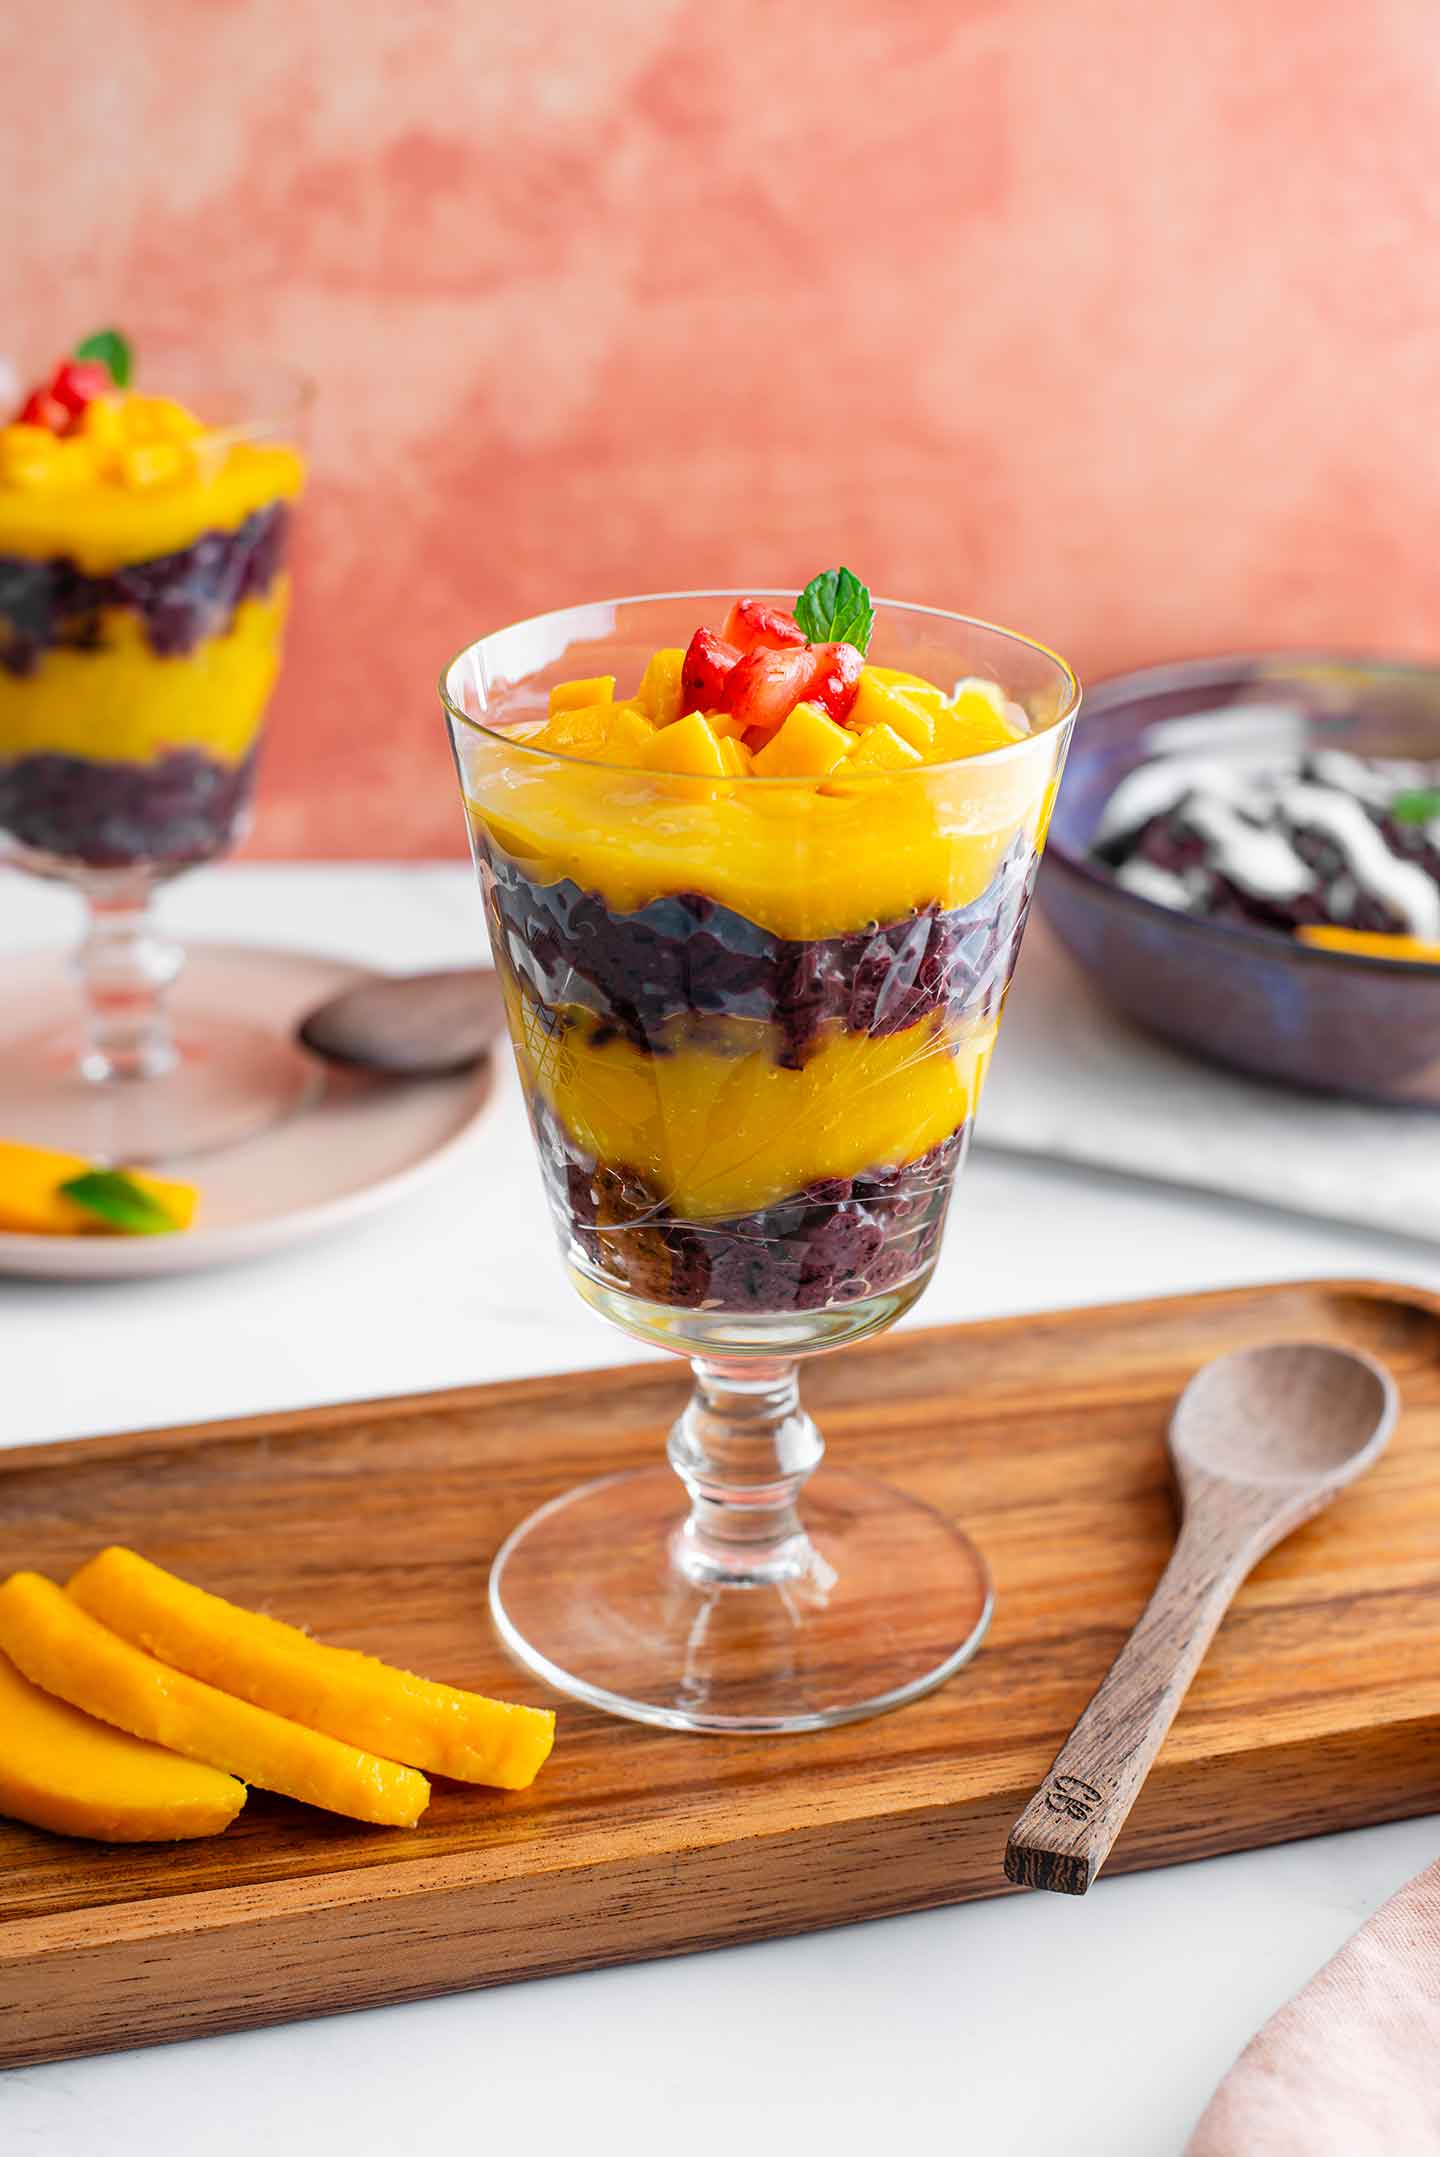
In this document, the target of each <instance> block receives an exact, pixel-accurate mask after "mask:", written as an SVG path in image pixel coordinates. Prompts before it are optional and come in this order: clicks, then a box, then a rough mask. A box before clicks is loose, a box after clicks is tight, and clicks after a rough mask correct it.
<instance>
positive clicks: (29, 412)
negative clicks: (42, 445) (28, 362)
mask: <svg viewBox="0 0 1440 2157" xmlns="http://www.w3.org/2000/svg"><path fill="white" fill-rule="evenodd" d="M19 423H20V425H21V426H22V427H48V428H49V430H50V432H51V434H63V433H64V432H65V429H66V428H67V427H68V426H69V424H70V409H69V407H68V405H63V404H61V402H60V400H59V398H58V397H52V396H51V394H50V392H49V390H48V389H32V390H31V392H30V394H29V396H28V397H27V398H26V399H25V402H24V404H22V405H21V407H20V412H19Z"/></svg>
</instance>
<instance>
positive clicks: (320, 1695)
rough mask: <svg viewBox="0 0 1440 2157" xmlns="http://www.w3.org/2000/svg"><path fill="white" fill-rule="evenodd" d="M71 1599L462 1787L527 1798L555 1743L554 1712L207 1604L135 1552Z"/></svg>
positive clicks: (216, 1602) (224, 1682)
mask: <svg viewBox="0 0 1440 2157" xmlns="http://www.w3.org/2000/svg"><path fill="white" fill-rule="evenodd" d="M65 1592H66V1594H67V1595H68V1596H70V1597H71V1598H72V1599H73V1600H74V1601H75V1602H77V1603H79V1605H80V1606H81V1608H82V1609H83V1610H88V1611H89V1612H90V1614H91V1616H92V1617H94V1618H98V1619H99V1620H100V1622H101V1623H102V1624H103V1625H108V1626H109V1627H110V1628H111V1630H112V1631H113V1632H116V1633H119V1634H121V1635H122V1636H123V1637H124V1638H125V1639H126V1640H129V1641H133V1642H134V1644H135V1646H136V1647H139V1648H145V1649H148V1651H149V1652H150V1654H152V1655H156V1656H158V1657H159V1658H160V1660H161V1662H162V1663H169V1664H170V1665H172V1667H173V1668H174V1669H176V1670H184V1671H187V1672H188V1673H189V1675H190V1676H191V1677H193V1678H203V1679H204V1680H205V1681H206V1682H207V1683H208V1684H210V1685H217V1686H219V1687H220V1688H221V1690H222V1691H224V1692H227V1693H235V1694H237V1695H238V1696H239V1697H240V1699H242V1700H249V1701H253V1702H254V1704H255V1705H256V1706H257V1707H261V1708H270V1709H271V1710H273V1712H274V1713H275V1714H277V1715H288V1716H290V1717H291V1718H292V1719H293V1720H294V1721H295V1722H297V1723H304V1724H305V1725H306V1726H307V1728H309V1729H311V1730H323V1731H325V1732H326V1733H327V1735H328V1736H330V1737H332V1738H343V1739H344V1740H345V1742H346V1743H347V1744H350V1745H360V1746H363V1747H364V1748H365V1749H366V1750H367V1751H369V1752H374V1753H381V1754H383V1755H384V1756H385V1757H386V1758H388V1759H391V1760H405V1761H408V1762H409V1764H410V1765H411V1766H412V1767H418V1768H429V1769H430V1770H431V1771H432V1772H433V1773H434V1774H436V1775H451V1776H454V1777H455V1779H456V1780H457V1781H459V1782H468V1783H493V1784H496V1785H498V1787H499V1788H500V1789H502V1790H524V1789H526V1788H528V1786H529V1785H530V1784H531V1783H532V1782H533V1781H534V1780H535V1777H536V1775H537V1774H538V1772H539V1770H540V1768H541V1767H542V1766H543V1765H544V1762H545V1760H546V1758H547V1757H548V1755H549V1752H550V1748H551V1746H552V1745H553V1744H554V1742H555V1717H554V1715H553V1714H552V1713H551V1712H550V1710H549V1709H548V1708H526V1707H519V1706H516V1705H514V1704H513V1703H511V1702H508V1701H503V1700H487V1699H486V1698H485V1697H484V1695H483V1694H481V1693H466V1692H461V1691H459V1690H458V1689H457V1688H456V1687H454V1686H452V1685H434V1684H431V1683H430V1682H429V1681H428V1680H427V1679H425V1678H416V1677H412V1676H411V1674H410V1672H409V1671H408V1670H397V1669H395V1668H394V1667H393V1666H392V1665H390V1664H388V1663H381V1662H377V1661H376V1660H375V1658H374V1656H371V1655H362V1654H360V1653H359V1652H358V1650H356V1649H354V1648H331V1647H325V1646H323V1645H322V1644H321V1642H319V1641H318V1640H312V1639H311V1638H310V1636H309V1634H308V1633H302V1632H301V1631H300V1630H299V1629H298V1627H296V1626H293V1625H285V1624H283V1623H282V1622H281V1621H280V1619H278V1618H267V1617H264V1616H262V1615H261V1614H260V1613H259V1612H258V1611H253V1610H243V1609H241V1608H240V1607H239V1606H238V1605H237V1604H235V1603H227V1602H226V1601H225V1600H224V1598H223V1597H221V1596H218V1595H210V1594H208V1593H207V1592H206V1590H205V1589H203V1588H195V1587H192V1586H191V1585H190V1583H189V1582H188V1581H184V1580H178V1579H177V1578H176V1577H175V1575H174V1574H173V1573H167V1572H165V1571H164V1570H163V1569H162V1568H161V1567H160V1566H158V1565H152V1564H151V1563H150V1562H149V1560H148V1559H146V1558H142V1557H140V1556H139V1554H138V1553H137V1552H135V1551H133V1550H122V1549H120V1548H119V1547H118V1546H114V1547H112V1548H111V1549H109V1550H102V1551H101V1553H100V1555H99V1557H98V1558H92V1559H91V1560H90V1562H89V1564H88V1565H82V1566H81V1568H80V1570H79V1572H78V1573H76V1574H75V1575H74V1577H73V1579H71V1580H70V1581H68V1582H67V1583H66V1589H65Z"/></svg>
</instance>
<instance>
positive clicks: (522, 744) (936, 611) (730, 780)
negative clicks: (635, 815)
mask: <svg viewBox="0 0 1440 2157" xmlns="http://www.w3.org/2000/svg"><path fill="white" fill-rule="evenodd" d="M764 590H765V587H764V586H763V585H754V584H747V585H732V586H728V587H726V586H722V587H719V588H717V589H701V590H698V591H677V592H631V593H628V594H626V595H625V596H624V597H622V598H618V599H590V600H579V601H576V602H575V603H574V604H573V605H571V606H568V607H547V608H546V609H545V610H544V611H543V612H542V613H540V614H522V615H521V616H519V618H518V619H517V620H515V621H513V622H503V623H502V624H501V625H500V627H499V628H498V629H490V630H487V631H486V632H485V634H484V635H483V636H478V637H472V638H471V639H470V641H469V642H468V643H467V644H462V645H461V647H460V649H459V651H458V652H456V653H455V655H454V657H453V658H452V659H449V660H447V661H446V663H445V665H444V667H443V668H442V669H441V673H440V679H439V682H438V684H437V687H438V689H439V692H440V702H441V704H442V706H443V707H444V709H445V711H446V712H447V713H448V714H449V716H450V717H451V718H452V719H455V720H458V721H459V723H460V724H461V725H462V726H464V727H468V728H469V730H470V732H471V733H472V734H478V735H481V736H483V737H484V738H485V739H486V740H487V741H493V742H495V743H497V744H498V745H500V746H501V747H503V748H506V749H524V750H525V751H526V752H527V753H528V754H529V755H531V756H534V757H538V758H548V759H549V760H550V761H551V762H553V763H556V764H571V765H575V766H577V767H578V768H579V769H581V770H584V771H608V772H612V773H613V774H614V775H615V777H616V778H617V779H621V778H627V777H628V778H636V777H639V778H645V779H655V780H665V779H667V778H676V777H690V778H691V783H692V784H693V783H694V780H693V776H692V775H689V774H680V773H673V772H671V773H667V772H663V771H651V770H650V769H649V768H648V767H647V766H645V765H640V764H634V765H631V764H607V763H604V762H603V761H602V760H601V759H599V758H598V757H586V756H573V755H572V754H571V753H570V752H569V751H568V750H565V749H549V748H546V747H544V746H543V745H536V744H532V743H530V742H527V741H522V740H520V739H518V738H517V737H516V736H515V735H514V734H512V733H508V732H507V731H506V730H505V729H504V728H503V727H494V726H487V725H486V724H485V722H484V720H483V719H476V718H475V717H473V715H472V714H471V713H469V712H465V711H461V709H460V707H459V706H458V705H457V704H456V703H455V702H454V700H453V699H452V697H451V695H450V690H449V682H450V677H451V675H452V674H453V673H454V671H455V669H456V667H458V666H459V664H460V662H461V660H462V659H465V658H467V657H468V656H469V654H470V653H471V652H473V651H475V650H477V649H478V647H479V646H480V645H482V644H487V643H489V641H490V640H491V638H492V637H498V636H504V635H505V634H506V632H507V631H509V630H512V629H529V628H531V627H538V626H539V625H540V624H541V623H543V622H554V621H559V620H561V619H562V618H563V617H564V616H565V615H567V614H582V613H587V612H589V611H590V609H592V608H594V607H617V608H618V607H639V606H651V605H655V606H658V605H661V604H664V603H667V602H671V601H678V600H683V599H694V600H712V599H750V598H754V597H756V596H757V595H760V594H762V593H763V592H764ZM874 606H875V610H876V612H877V614H878V612H879V611H880V609H881V608H882V607H893V608H894V609H895V610H896V611H897V612H898V613H901V614H919V615H924V616H926V617H928V618H929V619H930V620H932V621H940V622H951V623H954V624H955V625H957V626H958V627H960V628H963V629H979V630H982V631H984V633H985V634H986V635H987V636H992V637H999V638H1001V639H1003V641H1004V642H1005V643H1007V644H1012V645H1017V646H1019V647H1020V649H1021V650H1023V651H1027V652H1031V653H1035V654H1038V655H1039V657H1041V658H1042V659H1047V660H1049V661H1050V663H1051V665H1052V666H1054V667H1055V669H1056V671H1057V672H1058V674H1059V676H1060V679H1061V684H1062V688H1063V692H1064V695H1063V703H1062V708H1061V710H1060V711H1059V712H1058V713H1057V714H1056V716H1055V718H1054V720H1053V721H1052V722H1051V724H1050V725H1049V726H1047V727H1045V728H1044V730H1043V731H1042V732H1041V733H1039V734H1025V735H1022V736H1021V737H1020V739H1019V740H1018V741H1011V742H1004V743H1002V744H1001V745H1000V746H999V747H998V748H995V749H980V750H977V751H975V753H974V754H973V755H970V756H960V757H947V758H946V759H944V761H943V762H938V763H934V764H923V763H922V764H912V765H909V766H907V767H906V769H905V770H903V771H880V772H868V773H858V774H855V777H856V778H857V779H859V780H860V781H862V782H863V781H864V780H867V779H869V780H873V781H874V783H875V784H876V785H877V786H878V785H893V784H894V783H895V781H897V780H900V779H913V778H917V777H919V776H920V775H921V774H922V773H927V772H941V771H955V770H957V769H958V768H959V767H960V766H962V765H966V766H975V765H982V764H983V765H987V766H988V765H992V764H997V763H1001V762H1003V761H1005V760H1006V759H1013V758H1015V757H1016V756H1017V752H1020V753H1023V752H1024V751H1026V750H1028V749H1029V747H1030V745H1031V744H1032V743H1033V742H1037V741H1043V740H1045V739H1047V738H1048V737H1049V736H1051V735H1053V734H1056V733H1058V732H1059V731H1060V729H1061V728H1062V727H1064V726H1065V725H1067V724H1068V723H1069V722H1070V721H1071V720H1073V719H1074V717H1075V714H1076V713H1077V712H1078V711H1079V709H1080V704H1081V700H1082V696H1083V691H1082V689H1081V686H1080V677H1079V676H1078V674H1077V673H1076V672H1075V669H1074V668H1073V667H1072V666H1071V664H1070V662H1069V660H1068V659H1064V658H1062V657H1061V655H1060V653H1059V652H1057V651H1056V650H1055V649H1054V647H1053V646H1052V645H1049V644H1042V643H1041V642H1040V640H1039V638H1038V637H1031V636H1027V635H1026V634H1025V633H1024V631H1023V630H1019V629H1007V628H1005V627H1004V625H1003V624H1002V623H1000V622H988V621H985V620H984V619H982V617H981V616H979V615H978V614H960V613H958V612H956V610H955V609H954V608H952V607H927V606H923V605H921V604H920V603H919V602H918V601H908V600H903V599H883V598H877V599H876V600H875V601H874ZM841 775H842V774H836V773H830V774H826V775H825V776H827V777H835V776H841ZM807 776H812V775H807V774H800V775H798V776H797V775H788V776H786V777H783V778H771V777H769V776H768V775H766V774H764V773H759V772H727V773H726V774H725V775H724V777H723V778H720V777H717V778H710V779H707V780H706V781H705V783H706V784H707V785H710V786H737V787H739V786H789V787H793V786H797V785H803V784H804V783H805V780H806V777H807ZM813 776H814V778H815V779H816V782H817V783H818V780H819V777H820V776H821V775H820V774H814V775H813Z"/></svg>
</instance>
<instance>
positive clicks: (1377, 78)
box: [0, 0, 1440, 855]
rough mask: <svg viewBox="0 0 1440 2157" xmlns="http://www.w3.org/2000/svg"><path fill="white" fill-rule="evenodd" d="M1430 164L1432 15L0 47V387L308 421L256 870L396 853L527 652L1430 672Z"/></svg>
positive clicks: (872, 6)
mask: <svg viewBox="0 0 1440 2157" xmlns="http://www.w3.org/2000/svg"><path fill="white" fill-rule="evenodd" d="M1262 25H1263V28H1262V27H1258V26H1262ZM1437 144H1440V36H1437V30H1436V19H1435V13H1434V5H1433V0H1368V4H1367V5H1363V6H1362V5H1360V4H1358V0H1265V4H1264V5H1259V6H1257V5H1256V0H1207V4H1205V5H1201V4H1200V0H826V4H825V5H824V6H819V5H813V4H812V5H809V6H803V5H798V4H797V5H782V4H780V0H483V4H482V0H412V4H410V5H407V6H401V7H396V6H383V5H380V4H377V0H329V4H325V5H322V4H320V0H304V4H299V5H297V4H296V0H106V4H105V5H104V6H99V5H97V4H96V0H58V4H57V0H10V5H9V7H8V8H7V9H6V10H4V11H3V20H0V199H3V200H4V201H5V202H6V203H7V204H9V205H10V206H11V211H12V214H11V215H10V216H9V217H7V220H6V242H5V246H4V249H3V250H0V343H5V342H7V341H12V342H23V343H24V345H25V346H27V347H28V348H30V349H34V348H35V347H37V346H39V347H42V348H43V347H45V346H47V345H50V344H54V343H59V342H62V341H64V340H66V339H68V337H69V336H70V335H71V334H72V333H73V332H75V331H77V330H82V329H85V328H88V327H90V326H91V325H92V324H94V323H95V322H98V321H103V320H105V319H107V318H110V317H112V316H113V317H116V318H119V319H121V320H123V321H125V322H126V323H128V324H129V325H131V326H133V328H134V330H135V332H136V334H137V335H138V337H139V338H141V339H142V340H143V339H144V338H145V337H146V336H153V337H159V336H162V335H163V336H165V337H171V336H174V335H176V334H184V333H190V332H194V333H196V334H203V335H204V336H206V337H213V338H215V339H219V340H223V341H224V342H225V343H226V344H227V345H228V344H233V345H241V344H244V343H246V342H249V341H253V343H254V344H255V345H256V346H257V347H264V348H268V349H269V350H270V351H272V352H274V353H279V354H286V355H290V356H291V357H293V358H294V359H295V360H297V361H299V362H300V363H301V364H302V365H304V366H305V367H307V368H308V369H310V370H312V371H313V372H314V373H315V374H316V375H317V376H318V377H319V378H320V380H321V383H322V401H321V404H320V407H319V410H318V415H317V424H316V432H315V440H314V451H315V458H316V477H315V485H314V489H313V493H312V495H311V498H310V502H309V506H308V511H307V518H306V527H307V528H306V532H305V539H304V549H303V555H302V563H301V566H302V569H303V591H302V596H301V601H300V606H299V611H298V618H297V623H296V633H295V637H294V642H293V646H292V651H291V657H290V662H289V667H288V672H287V677H286V680H285V682H284V685H283V688H282V691H281V694H280V697H279V701H278V705H277V715H276V728H275V734H274V737H273V743H272V749H271V753H270V763H269V770H268V777H267V782H266V786H265V790H264V793H263V797H262V802H263V813H262V817H261V822H260V829H259V833H258V846H259V849H260V850H262V851H265V852H269V853H277V854H288V853H296V852H311V853H326V854H340V855H346V854H366V853H426V852H439V851H444V852H450V851H454V850H455V849H456V848H457V847H458V845H459V843H460V823H459V816H458V811H457V808H456V805H455V804H454V802H452V799H451V793H450V789H451V786H452V783H453V782H452V781H451V778H450V775H449V769H448V763H447V757H446V752H445V750H444V747H443V743H442V739H441V732H440V726H439V721H438V718H437V710H436V705H435V701H434V697H433V690H432V684H433V680H434V677H435V675H436V672H437V671H438V668H439V665H440V663H441V661H442V659H443V658H445V657H446V656H447V655H448V654H449V653H450V652H451V651H452V650H453V649H454V648H455V647H456V646H458V645H459V644H460V643H461V642H463V641H464V640H465V638H466V637H467V636H469V635H471V634H474V633H477V632H478V631H480V630H482V629H484V628H487V627H492V626H495V625H497V624H498V623H500V622H501V621H503V620H504V619H506V618H507V617H511V616H514V615H516V614H517V613H521V612H529V611H532V610H534V609H538V608H541V607H543V606H547V605H555V604H560V603H562V602H565V601H569V600H573V599H581V598H593V597H599V596H604V595H606V594H608V593H611V592H614V591H631V590H646V589H653V588H655V587H656V586H662V587H663V586H675V585H686V584H705V583H716V584H725V583H730V582H744V581H752V580H753V581H757V582H762V583H773V584H776V585H778V586H780V587H781V588H784V587H785V586H787V585H795V584H797V583H798V582H799V581H801V580H803V579H804V578H805V577H806V576H808V575H809V574H810V573H811V572H812V571H813V570H815V569H817V568H819V567H822V566H825V565H826V564H829V563H831V562H833V561H835V560H837V559H840V558H843V559H845V560H848V561H849V562H851V563H852V564H854V565H855V566H856V567H857V568H858V569H860V570H861V571H862V573H864V574H867V575H868V576H869V578H870V581H871V582H872V583H873V584H874V585H876V586H877V587H878V588H880V589H883V590H889V591H892V592H894V593H896V594H899V595H902V596H905V597H910V598H916V599H923V600H928V601H932V602H937V603H941V604H949V605H954V606H959V607H963V608H966V609H968V610H971V611H974V612H978V613H982V614H988V615H992V616H995V617H997V618H999V619H1001V620H1004V621H1012V622H1014V623H1015V624H1016V625H1017V626H1019V627H1022V628H1030V629H1033V630H1034V631H1035V632H1036V633H1038V634H1040V635H1042V636H1044V637H1045V638H1047V639H1048V640H1049V641H1051V642H1053V643H1055V644H1058V645H1059V646H1060V647H1061V648H1062V649H1063V650H1064V651H1065V652H1066V653H1067V654H1068V655H1069V656H1070V657H1072V658H1073V659H1074V660H1075V661H1076V662H1077V663H1078V664H1079V666H1080V668H1081V670H1082V672H1089V673H1091V674H1094V673H1098V672H1099V671H1101V670H1105V669H1111V668H1114V667H1117V666H1121V665H1124V664H1127V663H1130V662H1134V661H1143V660H1149V659H1157V658H1161V657H1165V656H1177V655H1185V654H1191V653H1196V652H1203V651H1207V650H1210V651H1213V650H1218V649H1222V648H1225V647H1227V646H1235V645H1245V644H1253V643H1256V642H1262V641H1263V642H1266V643H1275V644H1296V643H1306V642H1326V643H1335V644H1340V645H1350V646H1384V647H1387V648H1390V649H1393V650H1397V651H1402V650H1403V651H1411V652H1427V651H1430V652H1433V651H1435V650H1436V648H1437V646H1440V578H1437V574H1436V564H1437V561H1440V446H1437V444H1440V305H1437V296H1440V161H1437V156H1436V146H1437ZM17 203H23V204H25V205H26V206H27V214H26V215H25V216H23V217H17V216H15V215H14V214H13V212H14V205H15V204H17ZM12 331H13V335H12Z"/></svg>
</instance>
